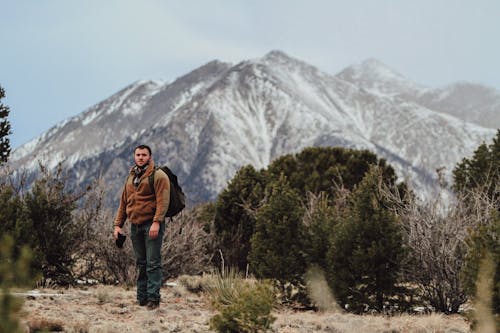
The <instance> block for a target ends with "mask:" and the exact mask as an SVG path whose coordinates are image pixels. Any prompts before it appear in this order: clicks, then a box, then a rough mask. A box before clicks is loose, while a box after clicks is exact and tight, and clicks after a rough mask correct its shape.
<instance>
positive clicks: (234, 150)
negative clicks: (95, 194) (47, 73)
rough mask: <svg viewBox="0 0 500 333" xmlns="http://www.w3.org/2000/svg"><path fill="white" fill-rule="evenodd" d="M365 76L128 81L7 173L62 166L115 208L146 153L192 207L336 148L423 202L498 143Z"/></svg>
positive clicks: (293, 63)
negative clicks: (273, 167)
mask: <svg viewBox="0 0 500 333" xmlns="http://www.w3.org/2000/svg"><path fill="white" fill-rule="evenodd" d="M374 66H375V67H376V66H382V67H381V68H374ZM365 67H370V68H369V69H370V70H371V72H370V73H371V74H372V73H375V74H376V75H375V76H373V75H368V74H366V68H365V69H364V71H363V70H361V71H360V72H359V73H361V74H359V73H354V72H353V71H355V70H359V67H357V69H356V67H352V68H351V69H349V68H346V69H345V70H344V71H341V72H340V73H339V74H337V75H330V74H327V73H325V72H323V71H321V70H320V69H318V68H317V67H315V66H313V65H309V64H307V63H305V62H303V61H301V60H298V59H295V58H292V57H289V56H288V55H286V54H285V53H284V52H282V51H271V52H269V53H267V54H266V55H264V56H263V57H262V58H257V59H252V60H244V61H241V62H239V63H237V64H235V65H232V64H229V63H225V62H221V61H218V60H215V61H211V62H208V63H206V64H205V65H202V66H200V67H198V68H196V69H195V70H193V71H191V72H189V73H187V74H186V75H183V76H181V77H179V78H177V79H175V80H174V81H172V82H168V83H164V82H157V81H150V80H141V81H136V82H134V83H133V84H131V85H129V86H127V87H125V88H124V89H121V90H120V91H118V92H117V93H115V94H113V95H112V96H110V97H108V98H106V99H105V100H103V101H102V102H100V103H98V104H96V105H94V106H92V107H90V108H89V109H87V110H85V111H84V112H82V113H81V114H79V115H77V116H75V117H72V118H70V119H68V120H67V121H65V122H62V123H60V124H58V125H56V126H54V127H53V128H51V129H50V130H49V131H47V132H45V133H43V134H42V135H41V136H39V137H38V138H36V139H34V140H33V142H30V143H28V144H26V145H23V146H21V147H20V148H18V149H16V150H15V151H14V152H13V154H12V157H11V161H12V162H13V163H15V164H16V165H19V166H21V167H24V168H27V169H30V170H34V168H35V167H36V166H37V163H34V161H35V159H36V158H34V157H37V158H41V159H43V158H44V156H47V157H49V158H50V159H48V161H50V166H51V167H53V166H55V165H56V164H57V163H59V162H61V161H63V160H64V161H66V162H65V163H67V164H68V166H69V168H70V169H71V177H72V181H73V182H74V183H75V184H76V185H82V184H85V183H87V182H89V180H91V179H95V178H97V177H99V176H101V177H103V178H104V180H105V181H106V182H107V183H108V184H109V192H110V194H109V195H108V198H107V201H108V204H110V205H112V203H113V202H116V200H117V193H119V191H120V187H121V186H122V180H121V179H122V178H123V177H124V176H125V174H126V173H127V172H128V170H129V168H130V163H131V161H132V150H133V148H134V147H135V146H136V145H138V144H140V143H149V144H151V146H152V147H153V156H154V157H155V160H156V159H157V158H158V161H157V162H158V163H159V164H163V163H166V161H168V164H169V165H170V166H171V168H172V169H173V170H174V172H176V173H177V175H178V176H179V179H180V180H181V184H182V185H183V187H185V188H186V192H187V193H188V198H189V199H190V203H191V204H195V203H198V202H204V201H208V200H213V199H215V197H216V196H217V194H218V193H219V192H220V190H221V189H222V188H224V187H225V185H226V184H227V181H228V180H229V179H231V178H232V176H233V175H234V173H235V172H236V171H237V170H238V169H239V168H240V167H242V166H243V165H245V164H252V165H253V166H254V167H256V168H258V169H260V168H264V167H266V166H267V165H268V164H269V163H270V162H272V160H273V159H275V158H277V157H279V156H281V155H283V154H289V153H296V152H298V151H300V150H301V149H303V148H305V147H308V146H325V145H329V146H330V145H340V146H343V147H348V148H357V149H369V150H371V151H373V152H375V153H377V154H378V155H379V157H383V158H386V159H387V160H388V161H389V163H391V164H393V163H394V166H395V168H396V171H397V173H398V175H399V176H400V177H401V178H408V179H411V180H412V181H413V182H414V183H415V185H416V187H417V188H418V189H419V190H421V191H424V192H428V191H431V190H432V187H433V185H432V182H433V180H435V176H436V175H435V174H434V171H435V169H437V168H440V167H442V166H445V167H446V168H447V169H448V174H449V172H450V171H451V169H452V167H453V166H454V164H455V163H456V162H458V161H459V160H460V159H461V158H463V157H465V156H468V155H470V154H471V153H472V151H473V150H474V149H475V148H476V147H477V146H478V145H479V144H480V143H481V142H482V141H487V140H489V139H491V138H492V137H493V136H494V134H495V131H494V130H493V129H487V128H483V127H480V126H477V125H474V124H471V123H467V122H465V121H463V120H460V119H458V118H455V117H452V116H450V115H447V114H446V113H443V112H440V111H436V110H434V109H432V107H433V103H432V102H433V99H432V98H423V97H422V96H425V95H424V94H425V93H429V92H430V91H431V90H429V88H423V87H421V86H419V85H417V84H414V83H412V82H411V81H410V80H407V79H405V78H404V76H402V75H400V74H399V73H397V72H394V73H396V74H397V75H396V76H394V74H392V72H389V74H387V75H385V77H379V76H380V75H384V74H383V73H387V71H388V67H387V66H385V65H383V64H382V63H380V62H378V61H377V60H373V59H369V60H367V63H366V64H365ZM363 73H365V74H363ZM354 74H356V75H358V76H356V75H354ZM394 77H396V79H394ZM374 80H375V81H374ZM381 83H382V84H381ZM381 88H383V89H381ZM425 101H428V104H425V103H424V102H425ZM442 103H444V102H442ZM475 103H478V102H475ZM438 144H440V145H441V147H438Z"/></svg>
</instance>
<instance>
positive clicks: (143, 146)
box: [134, 145, 153, 155]
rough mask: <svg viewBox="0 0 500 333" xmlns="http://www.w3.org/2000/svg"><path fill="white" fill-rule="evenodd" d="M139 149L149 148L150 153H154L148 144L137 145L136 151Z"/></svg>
mask: <svg viewBox="0 0 500 333" xmlns="http://www.w3.org/2000/svg"><path fill="white" fill-rule="evenodd" d="M137 149H147V150H148V151H149V155H153V153H152V152H151V148H150V147H149V146H147V145H139V146H137V147H135V149H134V153H135V151H136V150H137Z"/></svg>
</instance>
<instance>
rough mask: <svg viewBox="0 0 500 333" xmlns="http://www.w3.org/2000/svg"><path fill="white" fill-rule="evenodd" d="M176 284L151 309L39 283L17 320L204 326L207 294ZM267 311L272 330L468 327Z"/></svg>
mask: <svg viewBox="0 0 500 333" xmlns="http://www.w3.org/2000/svg"><path fill="white" fill-rule="evenodd" d="M179 288H180V286H177V287H164V288H162V300H161V304H160V308H159V309H158V310H153V311H148V310H147V309H145V308H144V307H140V306H138V305H136V303H135V289H134V288H131V289H127V288H124V287H119V286H93V287H90V288H86V289H39V290H37V291H36V292H31V293H29V294H28V295H27V297H26V301H25V304H24V311H25V314H26V316H25V320H24V322H23V325H24V326H25V327H26V331H27V332H29V331H28V327H30V326H31V328H32V329H31V332H35V331H36V330H35V329H36V328H40V327H49V326H44V325H61V329H62V330H64V332H71V333H96V332H99V333H114V332H116V333H118V332H120V333H121V332H148V333H151V332H210V330H209V325H208V322H209V320H210V318H211V317H212V316H213V315H215V312H214V311H213V310H212V309H211V307H210V305H209V301H208V299H206V298H205V296H204V295H203V293H199V294H194V293H191V292H189V291H188V290H187V289H185V288H181V289H179ZM30 294H31V296H30ZM273 315H274V316H275V317H276V318H277V319H276V321H275V322H274V324H273V326H272V327H273V330H274V332H277V333H306V332H307V333H309V332H329V333H350V332H355V333H372V332H373V333H382V332H383V333H396V332H400V333H428V332H429V333H431V332H432V333H439V332H442V333H471V330H470V328H469V324H468V323H467V322H466V321H465V320H464V319H463V318H462V317H460V316H444V315H438V314H433V315H422V316H407V315H401V316H395V317H386V316H368V315H366V316H357V315H353V314H347V313H343V312H340V311H336V312H332V311H326V312H294V311H291V310H289V309H278V310H276V311H275V313H273ZM52 327H53V328H54V326H52Z"/></svg>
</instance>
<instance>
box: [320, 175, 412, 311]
mask: <svg viewBox="0 0 500 333" xmlns="http://www.w3.org/2000/svg"><path fill="white" fill-rule="evenodd" d="M381 177H382V176H381V170H380V169H378V168H377V167H375V166H374V167H372V168H371V169H370V171H369V172H368V173H367V174H366V175H365V177H364V178H363V180H362V181H361V183H360V184H359V186H357V188H356V189H355V190H354V192H352V194H351V202H350V207H349V209H348V210H347V211H346V214H345V215H346V216H345V217H344V218H343V219H342V221H341V222H340V223H339V224H338V225H336V226H335V229H334V232H333V234H332V239H331V243H330V246H331V247H330V248H329V251H328V255H327V262H328V265H327V266H328V280H329V281H328V282H329V284H330V286H331V287H332V289H333V291H334V294H335V297H336V298H337V301H338V302H339V303H340V304H339V305H341V306H342V307H345V308H348V309H349V311H353V312H356V313H361V312H364V311H368V310H377V311H386V310H390V309H393V308H396V307H397V308H400V309H401V305H402V303H401V302H402V301H401V299H402V296H403V295H404V292H405V290H402V289H400V287H399V286H398V285H399V282H400V280H399V278H400V273H401V269H402V263H403V261H404V259H405V257H406V255H407V251H406V249H405V247H404V244H403V237H402V230H401V226H400V224H399V223H398V220H397V217H396V216H395V214H393V213H392V212H391V211H390V210H389V209H388V208H387V206H388V204H387V203H386V202H384V199H383V198H382V196H381V195H380V192H379V188H378V185H379V184H380V182H381Z"/></svg>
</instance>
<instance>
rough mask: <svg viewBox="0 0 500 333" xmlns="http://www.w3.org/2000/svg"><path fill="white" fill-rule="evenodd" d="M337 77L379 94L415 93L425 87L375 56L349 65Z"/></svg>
mask: <svg viewBox="0 0 500 333" xmlns="http://www.w3.org/2000/svg"><path fill="white" fill-rule="evenodd" d="M337 77H338V78H340V79H342V80H345V81H348V82H350V83H353V84H355V85H357V86H360V87H361V88H363V89H366V90H369V91H371V92H372V93H377V94H380V93H382V94H387V95H399V94H415V93H417V92H419V91H421V90H423V89H424V87H422V86H420V85H417V84H415V83H414V82H412V81H411V80H409V79H408V78H406V77H405V76H403V75H402V74H400V73H398V72H397V71H395V70H394V69H392V68H390V67H389V66H387V65H386V64H384V63H383V62H381V61H380V60H378V59H375V58H368V59H366V60H364V61H363V62H361V63H359V64H355V65H352V66H349V67H347V68H346V69H344V70H343V71H342V72H340V73H339V74H337Z"/></svg>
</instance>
